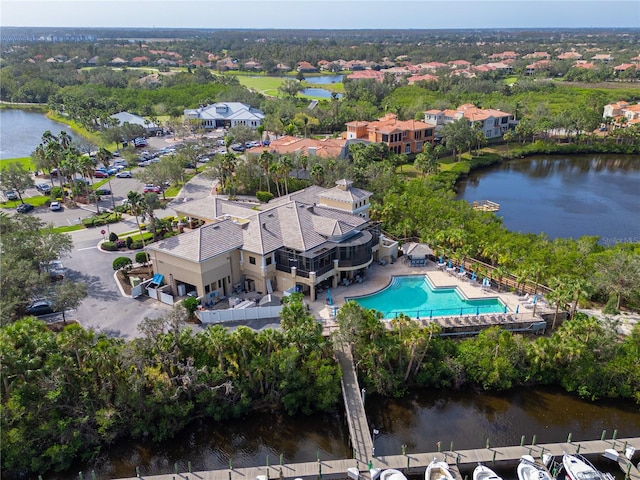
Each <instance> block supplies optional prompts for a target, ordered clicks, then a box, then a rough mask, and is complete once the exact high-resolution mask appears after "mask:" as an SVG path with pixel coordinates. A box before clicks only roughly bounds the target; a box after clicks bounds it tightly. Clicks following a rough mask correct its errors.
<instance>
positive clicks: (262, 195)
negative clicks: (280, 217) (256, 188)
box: [256, 192, 273, 203]
mask: <svg viewBox="0 0 640 480" xmlns="http://www.w3.org/2000/svg"><path fill="white" fill-rule="evenodd" d="M256 198H257V199H258V200H260V201H261V202H264V203H268V202H269V200H271V199H272V198H273V193H271V192H256Z"/></svg>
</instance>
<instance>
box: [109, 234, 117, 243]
mask: <svg viewBox="0 0 640 480" xmlns="http://www.w3.org/2000/svg"><path fill="white" fill-rule="evenodd" d="M116 240H118V234H117V233H116V232H111V233H110V234H109V241H110V242H115V241H116Z"/></svg>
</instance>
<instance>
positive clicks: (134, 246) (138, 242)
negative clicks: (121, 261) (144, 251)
mask: <svg viewBox="0 0 640 480" xmlns="http://www.w3.org/2000/svg"><path fill="white" fill-rule="evenodd" d="M129 248H130V249H131V250H139V249H141V248H142V240H134V241H133V242H131V246H130V247H129Z"/></svg>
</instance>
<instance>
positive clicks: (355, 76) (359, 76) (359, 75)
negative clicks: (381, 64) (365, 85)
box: [347, 70, 384, 82]
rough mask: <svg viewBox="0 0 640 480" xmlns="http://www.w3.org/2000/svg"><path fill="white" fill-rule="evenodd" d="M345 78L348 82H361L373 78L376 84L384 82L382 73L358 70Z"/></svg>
mask: <svg viewBox="0 0 640 480" xmlns="http://www.w3.org/2000/svg"><path fill="white" fill-rule="evenodd" d="M347 78H348V79H349V80H363V79H368V78H373V79H374V80H376V81H377V82H382V80H384V71H377V70H360V71H357V72H353V73H351V74H349V75H347Z"/></svg>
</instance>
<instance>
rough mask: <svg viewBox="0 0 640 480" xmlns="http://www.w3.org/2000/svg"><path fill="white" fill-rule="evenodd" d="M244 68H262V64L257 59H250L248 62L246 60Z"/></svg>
mask: <svg viewBox="0 0 640 480" xmlns="http://www.w3.org/2000/svg"><path fill="white" fill-rule="evenodd" d="M244 68H246V69H247V70H256V71H257V70H262V64H261V63H260V62H257V61H255V60H249V61H248V62H244Z"/></svg>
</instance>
